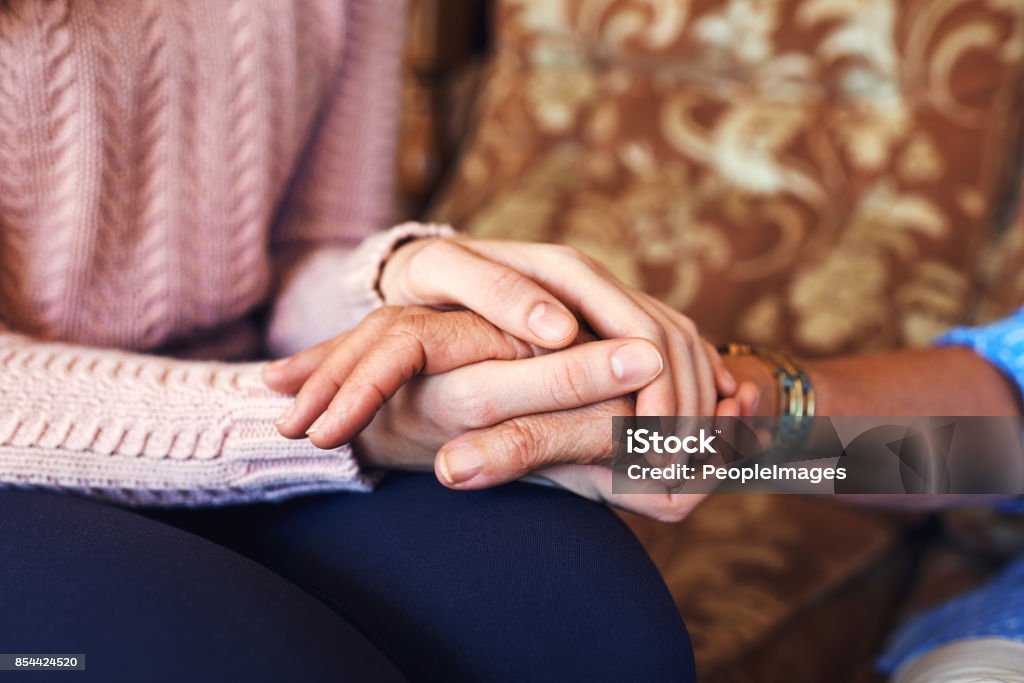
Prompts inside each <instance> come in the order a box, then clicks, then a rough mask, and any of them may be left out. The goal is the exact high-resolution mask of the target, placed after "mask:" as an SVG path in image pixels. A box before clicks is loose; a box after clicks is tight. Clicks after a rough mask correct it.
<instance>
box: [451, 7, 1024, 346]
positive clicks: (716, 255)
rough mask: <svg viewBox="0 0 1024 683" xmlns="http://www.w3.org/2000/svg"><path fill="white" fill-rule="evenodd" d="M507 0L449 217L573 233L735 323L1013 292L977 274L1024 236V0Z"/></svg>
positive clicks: (800, 325)
mask: <svg viewBox="0 0 1024 683" xmlns="http://www.w3.org/2000/svg"><path fill="white" fill-rule="evenodd" d="M496 21H497V31H496V39H497V48H496V51H495V54H494V56H493V58H492V60H491V63H490V64H489V67H488V68H489V74H488V78H487V79H486V87H485V91H484V93H483V96H482V98H481V101H480V102H479V104H478V106H479V109H478V112H477V117H476V120H477V122H478V123H477V127H476V130H475V133H474V135H473V136H472V138H471V140H470V142H469V143H468V146H467V148H466V150H465V153H464V155H463V158H462V159H461V161H460V163H459V166H458V169H457V171H456V173H455V175H454V176H453V179H452V182H451V183H450V186H449V187H448V189H447V191H446V192H445V193H444V196H443V198H442V200H441V201H440V203H439V204H438V205H437V207H436V210H435V212H434V218H436V219H439V220H445V221H450V222H452V223H453V224H454V225H456V226H458V227H459V228H460V229H462V230H466V231H468V232H471V233H475V234H478V235H485V236H491V237H503V238H504V237H512V238H517V239H529V240H542V241H554V242H561V243H566V244H571V245H574V246H577V247H579V248H580V249H582V250H583V251H585V252H587V253H589V254H591V255H592V256H595V257H596V258H598V259H599V260H601V261H602V262H604V263H606V264H607V265H609V266H610V267H611V268H612V269H613V271H614V272H615V273H616V274H618V275H619V276H620V277H621V278H622V279H623V280H625V281H626V282H628V283H630V284H632V285H636V286H640V287H643V288H644V289H646V290H647V291H649V292H651V293H652V294H654V295H656V296H658V297H659V298H661V299H662V300H664V301H666V302H668V303H670V304H671V305H673V306H674V307H676V308H679V309H681V310H684V311H686V312H687V313H688V314H690V315H691V316H692V317H693V318H694V319H695V320H696V321H697V322H698V323H699V325H700V327H701V330H702V331H703V332H704V333H705V334H706V335H707V336H709V337H710V338H711V339H712V340H713V341H717V342H721V341H727V340H745V341H750V342H756V343H761V344H766V345H770V346H774V347H778V348H783V349H787V350H790V351H793V352H797V353H800V354H804V355H831V354H835V353H843V352H854V351H869V350H878V349H883V348H890V347H898V346H906V345H923V344H926V343H927V342H928V341H929V340H930V339H931V338H932V337H933V336H934V335H936V334H937V333H939V332H941V331H943V330H944V329H946V328H948V327H950V326H952V325H954V324H960V323H965V322H969V321H971V320H973V319H974V317H975V316H976V315H982V314H985V313H986V312H988V313H989V314H994V312H995V311H996V309H998V308H1000V307H1004V308H1005V307H1007V306H1008V304H1006V303H1000V301H1001V299H1000V298H999V297H1001V298H1003V299H1005V298H1006V296H1008V295H1007V294H1006V292H1007V286H1008V285H1005V284H1002V285H1000V287H999V291H1000V292H1001V293H1000V294H999V297H996V298H993V299H991V300H989V299H987V298H984V297H983V295H982V293H983V292H987V291H988V290H987V289H985V288H984V287H983V284H984V283H985V282H986V281H987V279H986V278H1001V280H1006V279H1007V276H1006V275H1005V274H999V275H997V274H995V273H994V271H995V270H1000V271H1001V272H1002V273H1005V272H1006V270H1007V266H1006V265H1005V264H1003V263H999V264H997V263H996V262H997V261H1000V262H1005V261H1006V254H1007V251H1008V250H1007V248H1006V245H1005V244H1003V243H1002V241H1006V240H1011V241H1012V240H1016V241H1017V242H1018V243H1024V236H1022V234H1024V227H1022V228H1021V229H1020V230H1017V231H1014V230H1006V229H1005V227H1006V226H1002V225H1000V217H1002V216H1004V215H1007V212H1006V211H1005V209H1006V206H1005V205H1004V204H1003V203H1002V202H1003V200H1004V199H1005V197H1006V196H1007V186H1008V183H1009V178H1010V174H1011V173H1012V172H1014V171H1015V170H1016V167H1017V165H1018V164H1017V163H1016V160H1015V158H1014V157H1015V155H1014V153H1013V152H1014V151H1015V150H1016V149H1017V148H1018V142H1019V140H1018V135H1017V129H1018V124H1019V121H1018V120H1017V119H1018V117H1019V111H1020V110H1019V98H1020V87H1019V86H1020V81H1021V76H1022V66H1021V65H1022V56H1024V5H1022V4H1021V3H1019V2H1014V1H1013V0H940V1H932V0H906V1H900V0H714V1H709V0H503V1H501V2H499V4H498V8H497V16H496ZM1022 225H1024V224H1022ZM993 244H996V245H998V248H996V249H992V245H993ZM993 254H995V255H996V256H998V257H999V258H993ZM1021 262H1022V263H1024V258H1022V261H1021ZM986 269H987V270H986ZM1018 272H1019V269H1018ZM1016 286H1017V287H1018V290H1019V293H1020V294H1024V281H1022V280H1021V279H1020V278H1018V280H1017V281H1016ZM993 296H994V295H993ZM1010 296H1011V298H1012V296H1015V295H1010ZM1018 299H1024V296H1018ZM979 304H980V305H979Z"/></svg>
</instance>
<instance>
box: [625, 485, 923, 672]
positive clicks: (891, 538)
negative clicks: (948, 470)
mask: <svg viewBox="0 0 1024 683" xmlns="http://www.w3.org/2000/svg"><path fill="white" fill-rule="evenodd" d="M624 517H625V520H626V523H627V524H629V526H630V528H631V529H632V530H633V531H634V533H635V534H636V535H637V537H638V538H639V539H640V541H641V542H642V543H643V544H644V547H645V548H646V549H647V551H648V553H649V554H650V555H651V558H652V559H653V560H654V563H655V564H656V565H657V567H658V569H659V570H660V571H661V573H662V576H663V577H664V579H665V582H666V583H667V584H668V586H669V589H670V590H671V592H672V595H673V596H674V597H675V600H676V605H677V606H678V607H679V611H680V613H681V614H682V615H683V619H684V620H685V622H686V625H687V628H688V629H689V631H690V637H691V639H692V642H693V647H694V651H695V653H696V658H697V667H698V679H699V680H700V681H702V682H704V683H725V682H726V681H736V682H740V681H776V680H786V681H788V682H789V683H804V682H806V683H821V681H844V680H849V678H850V676H851V673H852V672H853V671H854V670H855V669H856V667H857V666H858V664H859V663H861V662H864V661H866V660H870V659H871V657H872V655H873V654H874V653H876V652H877V651H878V648H879V647H880V644H881V641H882V639H883V637H884V635H885V632H886V629H887V627H888V623H887V618H886V617H887V615H888V613H889V612H890V611H891V610H892V608H893V606H894V605H896V604H897V603H898V601H899V598H900V597H901V593H902V591H903V590H904V589H905V585H906V581H907V578H908V576H909V575H910V569H911V567H910V557H911V554H912V553H911V551H910V549H909V548H908V546H907V544H906V543H905V542H904V541H903V536H904V527H905V525H908V524H911V523H914V522H915V520H916V519H917V517H915V516H905V517H893V516H891V515H883V514H880V513H875V512H868V511H865V510H858V509H854V508H849V507H844V506H841V505H835V504H831V503H825V502H818V501H815V500H813V499H811V498H802V497H798V496H775V495H730V494H722V495H719V496H712V497H710V498H708V499H707V500H706V501H705V502H704V503H701V505H700V507H698V508H697V509H696V510H695V511H694V513H693V514H692V515H690V516H689V517H688V518H687V519H685V520H684V521H683V522H682V523H680V524H677V525H670V524H660V523H656V522H651V521H650V520H648V519H645V518H640V517H636V516H634V515H624ZM782 672H785V676H784V678H781V677H780V676H781V675H782Z"/></svg>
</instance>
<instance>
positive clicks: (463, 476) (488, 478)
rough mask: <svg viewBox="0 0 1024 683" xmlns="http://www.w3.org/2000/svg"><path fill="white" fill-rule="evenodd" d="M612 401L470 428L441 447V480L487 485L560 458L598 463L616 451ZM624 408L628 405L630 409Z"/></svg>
mask: <svg viewBox="0 0 1024 683" xmlns="http://www.w3.org/2000/svg"><path fill="white" fill-rule="evenodd" d="M620 402H621V403H623V404H624V406H625V405H628V401H626V400H624V399H623V400H621V401H610V402H606V403H602V404H598V405H591V406H585V407H583V408H577V409H575V410H567V411H561V412H557V413H542V414H537V415H527V416H525V417H518V418H514V419H511V420H506V421H505V422H502V423H501V424H498V425H495V426H494V427H490V428H487V429H478V430H475V431H471V432H467V433H466V434H463V435H461V436H459V437H458V438H456V439H453V440H452V441H449V442H448V443H447V444H445V445H444V446H442V447H441V450H440V451H438V454H437V458H435V461H434V470H435V473H436V474H437V478H438V480H439V481H440V482H441V483H442V484H444V485H445V486H448V487H449V488H456V489H482V488H488V487H491V486H497V485H499V484H504V483H507V482H510V481H514V480H516V479H519V478H521V477H522V476H524V475H526V474H528V473H530V472H533V471H534V470H538V469H542V468H545V467H549V466H551V465H556V464H560V463H575V464H584V465H585V464H595V463H604V462H607V461H608V459H609V458H610V457H611V445H612V444H611V438H610V437H611V432H610V430H609V429H608V426H609V424H610V417H611V416H612V415H613V414H619V413H620V412H623V411H620V410H615V408H614V406H617V405H618V404H619V403H620ZM625 409H626V408H624V409H623V410H625Z"/></svg>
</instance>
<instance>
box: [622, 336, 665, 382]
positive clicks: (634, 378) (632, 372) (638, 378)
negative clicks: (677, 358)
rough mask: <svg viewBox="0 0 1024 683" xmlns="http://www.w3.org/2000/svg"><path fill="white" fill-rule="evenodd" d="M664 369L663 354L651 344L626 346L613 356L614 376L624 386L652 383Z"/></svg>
mask: <svg viewBox="0 0 1024 683" xmlns="http://www.w3.org/2000/svg"><path fill="white" fill-rule="evenodd" d="M664 367H665V364H664V363H663V362H662V360H661V354H660V353H658V352H657V351H656V350H654V349H653V348H652V347H651V346H650V345H649V344H641V343H633V344H624V345H623V346H620V347H619V348H618V349H617V350H616V351H615V353H613V354H612V374H613V375H615V378H616V379H618V380H619V381H621V382H622V383H624V384H645V383H646V382H650V381H651V380H652V379H654V378H655V377H657V376H658V375H660V374H661V371H662V369H663V368H664Z"/></svg>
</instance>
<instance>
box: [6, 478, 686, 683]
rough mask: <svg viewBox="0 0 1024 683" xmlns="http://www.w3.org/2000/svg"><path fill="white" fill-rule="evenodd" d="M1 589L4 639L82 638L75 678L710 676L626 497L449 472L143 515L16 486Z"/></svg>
mask: <svg viewBox="0 0 1024 683" xmlns="http://www.w3.org/2000/svg"><path fill="white" fill-rule="evenodd" d="M190 532H191V533H190ZM0 607H2V609H0V614H2V616H0V643H2V644H3V645H2V647H3V651H4V652H11V653H14V652H26V653H85V654H86V656H87V659H86V670H85V671H78V672H75V674H74V675H72V676H70V678H72V679H74V682H75V683H85V682H86V681H103V682H104V683H106V682H108V681H115V682H116V681H138V680H145V681H154V682H157V683H168V682H172V681H173V682H177V681H188V680H232V681H233V680H240V681H255V682H262V681H314V682H315V681H349V680H351V681H390V680H395V679H401V678H403V677H404V678H405V679H408V680H409V681H412V683H417V682H418V681H496V682H499V683H500V682H502V681H509V682H513V681H514V682H516V683H518V682H519V681H539V680H550V681H575V680H586V681H609V682H611V681H614V682H616V683H618V681H630V680H644V681H647V680H650V681H677V682H679V683H687V682H689V683H692V681H694V680H695V676H696V674H695V672H694V664H693V650H692V649H691V647H690V642H689V638H688V636H687V634H686V630H685V628H684V627H683V623H682V620H681V619H680V617H679V612H678V611H677V609H676V606H675V604H674V603H673V601H672V596H671V595H670V594H669V592H668V589H667V587H666V586H665V583H664V581H663V580H662V578H661V576H660V575H659V574H658V570H657V569H656V568H655V566H654V564H653V563H652V562H651V560H650V558H648V556H647V554H646V553H645V552H644V549H643V546H641V545H640V542H639V541H637V539H636V537H635V536H634V535H633V534H632V533H631V532H630V531H629V529H628V528H627V527H626V525H625V524H623V522H622V521H621V520H620V519H619V518H618V517H617V516H616V515H615V514H614V513H613V512H612V511H611V510H609V509H608V508H606V507H605V506H603V505H598V504H596V503H592V502H590V501H587V500H584V499H582V498H579V497H577V496H575V495H573V494H570V493H568V492H566V491H562V490H558V489H554V488H544V487H540V486H530V485H527V484H510V485H508V486H502V487H498V488H495V489H490V490H488V491H450V490H448V489H446V488H444V487H443V486H441V485H440V484H439V483H438V482H437V480H436V479H435V478H434V477H433V475H432V474H393V475H391V476H389V477H387V478H386V479H385V481H384V482H383V483H382V484H381V486H380V487H379V488H378V489H377V490H376V491H374V492H373V493H369V494H334V495H325V496H312V497H306V498H301V499H295V500H291V501H288V502H285V503H280V504H265V505H245V506H233V507H223V508H208V509H193V510H188V509H181V510H150V511H146V512H145V515H143V514H140V513H139V512H137V511H131V510H124V509H121V508H117V507H113V506H110V505H104V504H102V503H98V502H96V501H93V500H88V499H84V498H78V497H74V496H68V495H57V494H53V493H47V492H43V491H17V490H0ZM23 675H26V676H28V677H29V679H31V680H34V679H32V674H23ZM42 675H43V674H40V676H42ZM14 678H16V679H18V680H20V677H19V676H14ZM50 678H53V677H52V676H51V677H50ZM58 678H60V677H59V676H58ZM0 680H7V679H6V678H4V677H3V676H2V675H0Z"/></svg>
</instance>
